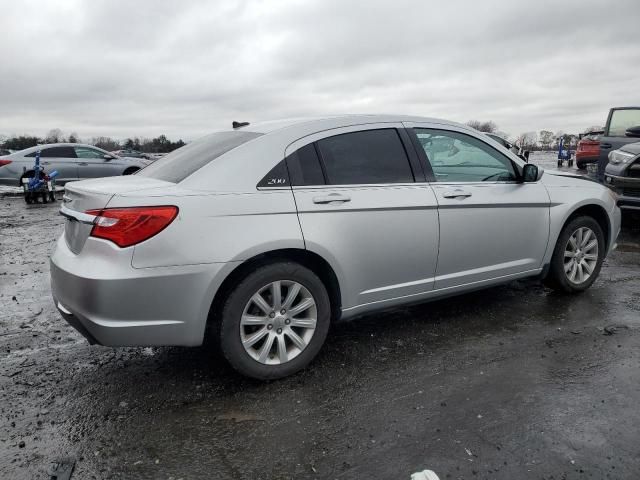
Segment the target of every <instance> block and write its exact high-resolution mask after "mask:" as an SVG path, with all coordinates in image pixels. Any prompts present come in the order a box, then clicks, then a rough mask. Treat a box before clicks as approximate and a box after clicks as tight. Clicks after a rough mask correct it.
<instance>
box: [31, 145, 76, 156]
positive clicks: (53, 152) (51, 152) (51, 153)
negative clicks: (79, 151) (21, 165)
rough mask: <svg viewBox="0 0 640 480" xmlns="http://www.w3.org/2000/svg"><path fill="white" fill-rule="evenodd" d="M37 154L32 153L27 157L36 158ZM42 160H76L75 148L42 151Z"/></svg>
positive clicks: (51, 148) (52, 148) (55, 148)
mask: <svg viewBox="0 0 640 480" xmlns="http://www.w3.org/2000/svg"><path fill="white" fill-rule="evenodd" d="M35 156H36V152H31V153H29V154H28V155H25V157H35ZM40 158H76V152H75V150H74V149H73V147H50V148H44V149H42V150H40Z"/></svg>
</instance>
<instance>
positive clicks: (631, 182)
mask: <svg viewBox="0 0 640 480" xmlns="http://www.w3.org/2000/svg"><path fill="white" fill-rule="evenodd" d="M604 182H605V185H607V186H608V187H609V188H611V190H613V191H614V192H615V193H616V194H617V196H618V206H619V207H620V208H624V209H629V210H640V178H632V177H620V176H616V175H611V174H610V173H605V177H604Z"/></svg>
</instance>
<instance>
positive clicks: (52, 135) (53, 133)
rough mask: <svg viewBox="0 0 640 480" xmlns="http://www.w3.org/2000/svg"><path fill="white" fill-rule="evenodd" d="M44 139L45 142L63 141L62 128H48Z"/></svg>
mask: <svg viewBox="0 0 640 480" xmlns="http://www.w3.org/2000/svg"><path fill="white" fill-rule="evenodd" d="M44 141H45V142H46V143H60V142H64V137H63V136H62V130H60V129H59V128H52V129H51V130H49V133H47V136H46V137H45V139H44Z"/></svg>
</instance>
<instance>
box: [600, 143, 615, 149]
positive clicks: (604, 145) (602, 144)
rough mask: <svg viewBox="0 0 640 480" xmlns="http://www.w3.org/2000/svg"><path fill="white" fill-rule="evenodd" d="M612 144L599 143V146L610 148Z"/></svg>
mask: <svg viewBox="0 0 640 480" xmlns="http://www.w3.org/2000/svg"><path fill="white" fill-rule="evenodd" d="M611 147H612V145H611V144H610V143H601V144H600V148H611Z"/></svg>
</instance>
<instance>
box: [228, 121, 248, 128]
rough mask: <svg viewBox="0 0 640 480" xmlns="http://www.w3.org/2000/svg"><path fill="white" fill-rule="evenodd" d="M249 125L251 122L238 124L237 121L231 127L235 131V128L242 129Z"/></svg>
mask: <svg viewBox="0 0 640 480" xmlns="http://www.w3.org/2000/svg"><path fill="white" fill-rule="evenodd" d="M247 125H249V122H236V121H235V120H234V121H233V122H231V126H232V127H233V128H234V129H235V128H240V127H246V126H247Z"/></svg>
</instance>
